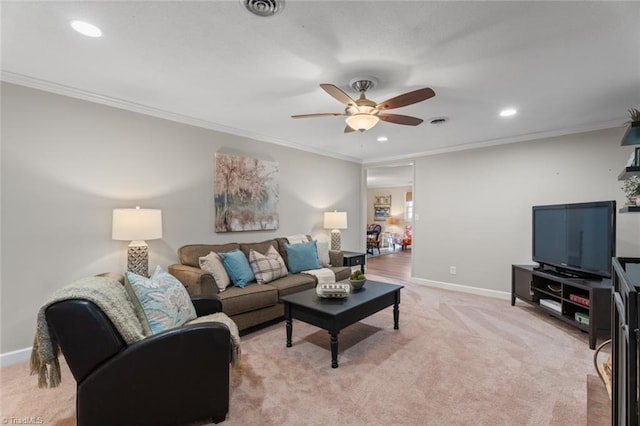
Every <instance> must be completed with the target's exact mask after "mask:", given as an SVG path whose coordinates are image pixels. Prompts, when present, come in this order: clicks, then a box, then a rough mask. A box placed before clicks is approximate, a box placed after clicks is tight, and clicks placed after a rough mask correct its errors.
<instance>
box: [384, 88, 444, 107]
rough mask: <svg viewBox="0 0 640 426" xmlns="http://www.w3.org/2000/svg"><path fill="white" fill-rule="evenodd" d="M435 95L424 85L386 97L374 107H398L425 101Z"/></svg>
mask: <svg viewBox="0 0 640 426" xmlns="http://www.w3.org/2000/svg"><path fill="white" fill-rule="evenodd" d="M435 95H436V93H435V92H434V91H433V90H432V89H430V88H428V87H425V88H424V89H418V90H414V91H413V92H407V93H403V94H402V95H398V96H396V97H395V98H391V99H387V100H386V101H384V102H380V103H379V104H378V105H376V108H378V109H380V110H383V109H393V108H400V107H403V106H407V105H411V104H415V103H418V102H422V101H425V100H427V99H429V98H432V97H434V96H435Z"/></svg>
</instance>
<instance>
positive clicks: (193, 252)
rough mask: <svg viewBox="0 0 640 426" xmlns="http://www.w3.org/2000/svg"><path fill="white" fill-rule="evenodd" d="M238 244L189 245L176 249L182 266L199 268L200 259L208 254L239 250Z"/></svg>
mask: <svg viewBox="0 0 640 426" xmlns="http://www.w3.org/2000/svg"><path fill="white" fill-rule="evenodd" d="M239 248H240V244H238V243H228V244H190V245H186V246H182V247H180V248H179V249H178V258H179V259H180V263H182V264H183V265H189V266H193V267H195V268H199V267H200V258H201V257H205V256H206V255H208V254H209V253H210V252H214V253H226V252H229V251H231V250H235V249H239Z"/></svg>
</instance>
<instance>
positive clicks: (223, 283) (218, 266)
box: [198, 252, 231, 292]
mask: <svg viewBox="0 0 640 426" xmlns="http://www.w3.org/2000/svg"><path fill="white" fill-rule="evenodd" d="M198 261H199V263H200V269H202V270H203V271H207V272H208V273H210V274H211V275H213V278H214V279H215V280H216V285H217V286H218V290H220V292H223V291H224V290H225V289H226V288H227V287H229V286H230V285H231V279H230V278H229V274H227V271H226V270H225V269H224V265H222V259H220V256H218V254H217V253H214V252H211V253H209V254H208V255H206V256H205V257H201V258H200V259H198Z"/></svg>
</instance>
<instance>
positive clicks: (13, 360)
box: [0, 347, 31, 367]
mask: <svg viewBox="0 0 640 426" xmlns="http://www.w3.org/2000/svg"><path fill="white" fill-rule="evenodd" d="M29 358H31V347H29V348H24V349H18V350H17V351H11V352H7V353H4V354H0V367H7V366H9V365H13V364H18V363H19V362H24V361H29Z"/></svg>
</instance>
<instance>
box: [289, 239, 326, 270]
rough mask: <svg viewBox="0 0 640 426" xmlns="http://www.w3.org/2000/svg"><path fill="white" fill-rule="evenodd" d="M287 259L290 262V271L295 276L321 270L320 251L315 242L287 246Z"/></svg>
mask: <svg viewBox="0 0 640 426" xmlns="http://www.w3.org/2000/svg"><path fill="white" fill-rule="evenodd" d="M284 248H285V250H286V251H287V258H288V260H289V264H288V267H289V271H291V273H293V274H297V273H298V272H302V271H308V270H310V269H320V262H318V249H317V247H316V242H315V241H310V242H308V243H298V244H285V245H284Z"/></svg>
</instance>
